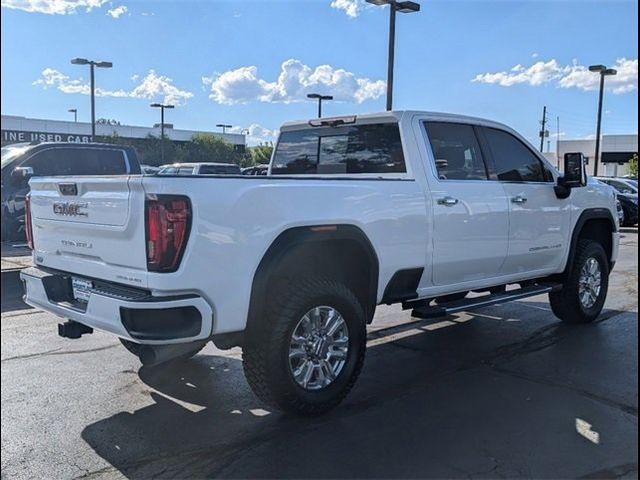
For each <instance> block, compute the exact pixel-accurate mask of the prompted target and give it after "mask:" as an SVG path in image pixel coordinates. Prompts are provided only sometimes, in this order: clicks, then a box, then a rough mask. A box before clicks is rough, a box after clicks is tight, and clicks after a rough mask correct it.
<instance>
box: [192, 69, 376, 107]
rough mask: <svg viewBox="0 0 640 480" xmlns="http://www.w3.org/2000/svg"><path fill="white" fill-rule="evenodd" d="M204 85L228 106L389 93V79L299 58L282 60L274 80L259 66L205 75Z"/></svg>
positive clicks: (363, 98)
mask: <svg viewBox="0 0 640 480" xmlns="http://www.w3.org/2000/svg"><path fill="white" fill-rule="evenodd" d="M202 82H203V85H205V86H206V87H208V88H209V89H210V94H209V98H211V99H212V100H213V101H215V102H217V103H221V104H225V105H233V104H237V103H248V102H251V101H259V102H284V103H291V102H300V101H305V100H306V96H307V94H308V93H321V94H331V95H333V96H334V98H335V100H337V101H345V102H356V103H362V102H364V101H366V100H371V99H376V98H379V97H380V96H381V95H382V94H383V93H384V92H385V86H386V84H385V82H384V81H382V80H370V79H368V78H358V77H356V75H355V74H354V73H352V72H349V71H347V70H344V69H341V68H334V67H332V66H331V65H319V66H317V67H315V68H311V67H309V66H307V65H305V64H303V63H302V62H300V61H299V60H295V59H289V60H286V61H284V62H283V63H282V66H281V69H280V74H279V75H278V78H277V79H276V80H274V81H271V82H269V81H267V80H265V79H262V78H260V77H259V76H258V68H257V67H256V66H247V67H240V68H237V69H235V70H229V71H227V72H224V73H221V74H216V75H213V76H211V77H202Z"/></svg>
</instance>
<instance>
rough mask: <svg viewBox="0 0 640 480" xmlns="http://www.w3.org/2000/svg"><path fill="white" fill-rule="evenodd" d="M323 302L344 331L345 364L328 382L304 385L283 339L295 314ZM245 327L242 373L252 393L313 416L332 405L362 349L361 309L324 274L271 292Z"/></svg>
mask: <svg viewBox="0 0 640 480" xmlns="http://www.w3.org/2000/svg"><path fill="white" fill-rule="evenodd" d="M317 306H329V307H333V308H335V309H336V310H337V311H338V312H339V313H340V315H342V317H343V318H344V320H345V322H346V324H347V327H348V330H349V349H348V353H347V359H346V363H345V364H344V367H343V368H342V370H341V371H340V373H339V374H338V376H337V378H336V379H335V380H334V381H333V383H331V384H329V385H328V386H326V387H324V388H322V389H320V390H313V391H311V390H306V389H304V388H302V387H301V386H299V385H298V384H297V383H296V381H295V380H294V378H293V375H292V373H291V371H290V367H289V358H288V353H289V342H290V339H291V335H292V332H293V330H294V329H295V328H296V326H297V324H298V322H299V321H300V319H301V318H302V317H303V316H304V315H305V314H306V313H307V312H308V311H309V310H311V309H312V308H314V307H317ZM259 322H260V323H259V324H258V323H257V322H256V324H254V325H250V327H249V329H248V330H247V332H246V337H245V344H244V346H243V351H242V360H243V367H244V374H245V377H246V378H247V381H248V383H249V385H250V386H251V389H252V390H253V392H254V393H255V394H256V395H257V396H258V397H259V398H260V399H261V400H262V401H263V402H265V403H266V404H268V405H269V406H272V407H275V408H277V409H280V410H282V411H285V412H289V413H294V414H299V415H319V414H322V413H324V412H326V411H328V410H330V409H332V408H334V407H335V406H337V405H338V404H339V403H340V402H341V401H342V400H343V399H344V398H345V397H346V395H347V394H348V393H349V391H350V390H351V388H352V387H353V385H354V384H355V382H356V379H357V378H358V375H359V374H360V371H361V370H362V365H363V364H364V355H365V348H366V337H367V336H366V319H365V314H364V310H363V308H362V306H361V304H360V302H359V301H358V299H357V298H356V296H355V295H354V294H353V292H352V291H351V290H350V289H349V288H348V287H347V286H345V285H343V284H342V283H340V282H337V281H334V280H329V279H299V280H297V281H292V282H289V283H287V284H285V285H283V286H281V287H279V288H278V289H277V292H276V293H273V294H271V298H270V299H269V301H268V305H267V308H266V312H264V316H263V317H262V318H261V319H260V320H259Z"/></svg>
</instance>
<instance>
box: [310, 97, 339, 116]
mask: <svg viewBox="0 0 640 480" xmlns="http://www.w3.org/2000/svg"><path fill="white" fill-rule="evenodd" d="M307 98H311V99H313V100H318V118H322V101H323V100H333V95H320V94H319V93H309V94H308V95H307Z"/></svg>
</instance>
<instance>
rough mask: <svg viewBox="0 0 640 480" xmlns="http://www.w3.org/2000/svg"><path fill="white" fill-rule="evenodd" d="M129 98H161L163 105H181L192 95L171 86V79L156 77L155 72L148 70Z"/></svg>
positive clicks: (161, 76) (162, 76)
mask: <svg viewBox="0 0 640 480" xmlns="http://www.w3.org/2000/svg"><path fill="white" fill-rule="evenodd" d="M129 96H130V97H133V98H146V99H152V98H159V97H162V98H163V101H164V102H165V103H171V104H173V105H182V104H184V103H185V102H186V101H187V100H188V99H190V98H191V97H193V93H191V92H189V91H187V90H180V89H179V88H178V87H176V86H175V85H174V84H173V80H172V79H171V78H169V77H166V76H164V75H158V74H157V73H156V72H155V70H149V73H147V75H146V76H145V77H144V78H143V79H142V82H141V83H140V84H139V85H138V86H137V87H136V88H134V89H133V90H132V91H131V92H130V93H129Z"/></svg>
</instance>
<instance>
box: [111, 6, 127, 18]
mask: <svg viewBox="0 0 640 480" xmlns="http://www.w3.org/2000/svg"><path fill="white" fill-rule="evenodd" d="M128 11H129V9H128V8H127V7H125V6H124V5H118V6H117V7H115V8H112V9H110V10H107V15H111V17H113V18H120V17H121V16H122V15H124V14H125V13H127V12H128Z"/></svg>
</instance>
